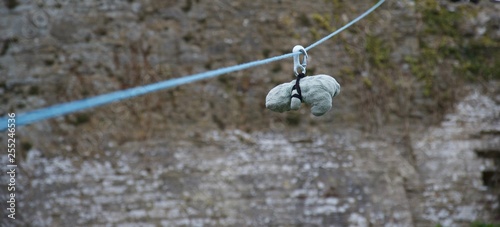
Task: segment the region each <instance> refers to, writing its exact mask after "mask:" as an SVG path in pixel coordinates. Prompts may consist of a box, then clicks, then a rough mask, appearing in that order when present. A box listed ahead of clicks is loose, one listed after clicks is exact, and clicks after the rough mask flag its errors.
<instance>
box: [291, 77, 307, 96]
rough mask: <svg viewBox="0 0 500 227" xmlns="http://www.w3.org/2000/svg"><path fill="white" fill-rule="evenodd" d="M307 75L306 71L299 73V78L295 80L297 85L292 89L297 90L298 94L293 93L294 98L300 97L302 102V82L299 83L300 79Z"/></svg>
mask: <svg viewBox="0 0 500 227" xmlns="http://www.w3.org/2000/svg"><path fill="white" fill-rule="evenodd" d="M304 77H306V75H305V74H304V73H299V75H297V80H295V85H293V88H292V91H293V90H297V94H293V95H292V98H294V97H295V98H298V99H300V101H301V102H302V91H301V90H300V84H299V81H300V79H302V78H304Z"/></svg>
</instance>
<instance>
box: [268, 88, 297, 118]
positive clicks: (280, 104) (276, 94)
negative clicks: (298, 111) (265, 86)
mask: <svg viewBox="0 0 500 227" xmlns="http://www.w3.org/2000/svg"><path fill="white" fill-rule="evenodd" d="M292 87H293V84H291V83H284V84H280V85H278V86H276V87H274V88H273V89H271V91H269V93H268V94H267V96H266V108H268V109H270V110H272V111H275V112H280V113H282V112H285V111H289V110H290V92H291V90H292Z"/></svg>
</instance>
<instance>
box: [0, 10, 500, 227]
mask: <svg viewBox="0 0 500 227" xmlns="http://www.w3.org/2000/svg"><path fill="white" fill-rule="evenodd" d="M372 3H373V2H370V1H365V2H359V1H351V2H349V1H347V2H346V1H317V2H307V1H259V0H255V1H224V0H216V1H191V0H186V1H160V0H158V1H156V0H145V1H124V0H109V1H103V0H100V1H67V0H37V1H20V0H18V1H4V2H2V3H0V15H1V16H0V18H1V19H0V95H1V97H0V101H1V102H2V105H0V115H2V116H3V115H4V114H5V113H8V112H11V111H14V112H16V113H22V112H24V111H28V110H33V109H36V108H40V107H44V106H49V105H53V104H57V103H60V102H65V101H70V100H75V99H81V98H84V97H90V96H93V95H97V94H102V93H105V92H110V91H115V90H118V89H124V88H129V87H134V86H138V85H142V84H149V83H153V82H157V81H161V80H166V79H169V78H174V77H180V76H184V75H188V74H191V73H196V72H202V71H206V70H210V69H216V68H219V67H224V66H229V65H234V64H238V63H242V62H247V61H251V60H256V59H262V58H266V57H270V56H275V55H279V54H282V53H285V52H289V51H290V50H291V48H292V47H293V46H294V45H296V44H302V45H304V46H306V45H307V44H309V43H311V42H312V41H314V40H315V39H316V38H317V36H321V35H323V34H327V33H328V32H329V31H330V30H332V29H334V28H338V27H340V26H342V25H343V24H345V23H347V22H348V21H349V20H351V19H353V18H354V17H355V16H357V15H359V14H360V13H361V12H362V11H363V10H365V9H367V8H368V7H370V6H371V4H372ZM416 4H419V2H417V1H388V2H386V3H384V6H383V7H382V8H380V9H379V10H377V11H376V12H375V13H374V14H373V15H371V16H369V17H368V18H366V19H364V20H362V21H360V22H359V24H357V25H355V26H354V27H351V28H350V29H348V30H346V31H344V32H343V33H341V34H340V35H339V36H338V37H336V38H334V39H333V40H331V41H328V42H327V43H325V45H323V46H321V48H315V49H313V50H311V51H310V53H309V54H310V56H311V61H310V63H309V64H308V72H311V73H312V72H314V73H315V74H318V73H327V74H329V75H330V74H331V75H333V76H335V77H336V78H337V79H338V80H339V83H340V84H341V85H342V87H343V91H342V94H341V95H339V96H338V97H337V98H336V101H335V103H334V108H333V109H334V110H333V111H330V112H328V113H327V114H325V115H324V116H323V117H321V118H316V117H313V116H311V115H310V114H309V111H308V110H307V108H303V109H301V110H299V111H296V112H291V113H287V114H275V113H271V112H269V111H266V110H265V94H267V92H268V91H269V90H270V89H271V88H272V87H274V86H275V85H277V84H280V83H283V82H285V81H290V79H291V78H292V77H291V76H292V70H291V69H292V64H291V59H290V61H281V62H276V63H272V64H269V65H265V66H261V67H257V68H254V69H249V70H245V71H241V72H236V73H232V74H231V75H223V76H221V77H218V78H216V79H215V78H214V79H210V80H207V81H201V82H197V83H194V84H189V85H185V86H182V87H178V88H174V89H170V90H167V91H159V92H156V93H154V94H150V95H146V96H144V97H139V98H134V99H130V100H124V101H122V102H119V103H114V104H110V105H106V106H104V107H99V108H95V109H93V110H88V111H83V112H80V113H75V114H71V115H68V116H64V117H59V118H56V119H51V120H46V121H42V122H38V123H35V124H32V125H29V126H23V127H19V128H18V129H17V136H18V141H19V142H18V144H17V146H18V149H17V154H18V159H17V160H18V164H19V168H18V170H19V173H18V175H17V184H18V187H17V189H18V191H17V192H16V193H17V196H18V197H17V198H18V203H17V205H18V216H17V219H16V221H14V222H12V221H10V220H9V219H2V220H1V222H0V223H1V224H2V226H12V225H14V224H17V225H19V226H435V225H437V224H441V225H443V226H468V225H469V224H470V223H471V222H473V221H480V222H487V223H490V222H495V221H496V222H498V219H499V217H498V209H499V200H498V195H499V193H498V190H499V189H498V183H497V182H495V178H494V177H495V176H497V175H494V174H495V171H498V152H499V151H498V147H500V141H499V136H498V135H499V133H498V132H499V131H500V105H499V103H500V96H499V94H498V91H499V90H500V89H498V88H499V84H498V82H495V81H494V80H492V81H487V82H484V83H483V81H482V80H479V81H480V82H481V83H480V84H479V85H478V84H476V85H467V86H466V85H463V84H459V83H456V82H455V81H454V80H445V81H441V83H443V84H442V87H438V88H439V89H442V93H438V94H436V93H432V94H431V95H426V94H425V92H423V91H422V90H423V89H422V86H421V84H423V83H425V81H424V82H422V80H421V79H422V78H416V76H415V75H411V74H412V73H413V71H415V70H413V69H412V68H411V67H412V66H411V65H410V64H411V62H409V61H408V58H411V57H417V56H420V55H421V54H422V53H421V52H422V48H423V47H422V46H431V47H434V46H436V47H438V46H439V44H442V43H446V42H450V43H451V44H450V45H451V46H453V45H456V43H453V39H452V38H450V37H444V38H442V37H437V35H430V36H425V37H423V36H424V34H425V31H426V29H425V27H424V26H423V25H422V23H423V22H422V21H423V19H422V17H423V15H421V13H420V12H419V11H418V10H417V9H416V7H417V6H416ZM488 4H490V5H488ZM437 7H440V8H449V11H450V12H453V11H454V10H458V9H459V8H460V7H469V6H468V5H464V4H462V5H459V6H457V5H451V4H450V3H449V2H448V1H439V4H438V5H437ZM471 7H472V6H471ZM474 7H476V8H473V9H474V10H476V12H477V13H475V14H474V13H471V15H469V16H470V18H467V20H466V21H467V23H464V24H461V25H460V26H459V29H458V30H459V31H461V32H463V35H464V36H466V37H468V38H470V40H469V41H474V40H481V39H484V40H486V41H485V42H491V43H496V42H498V37H500V35H499V34H500V33H499V31H498V26H497V24H498V23H496V22H498V20H499V18H500V17H499V14H498V10H500V9H499V7H500V4H496V5H493V4H492V3H489V2H488V1H482V2H481V4H479V5H478V6H474ZM328 15H330V18H328ZM322 19H323V21H322ZM368 39H372V41H373V43H374V44H377V45H379V46H376V45H375V47H373V52H369V50H368V49H369V48H368V45H367V44H366V43H367V40H368ZM427 41H428V42H427ZM493 46H494V45H493ZM384 48H389V49H390V50H391V51H389V52H387V53H384ZM460 53H461V52H460ZM481 53H482V52H481ZM376 54H379V55H380V56H372V55H376ZM384 54H385V55H384ZM436 54H443V53H440V52H438V53H436ZM448 54H449V53H448ZM443 55H444V54H443ZM381 59H382V60H381ZM436 59H437V61H439V62H438V63H435V64H439V65H442V68H443V69H440V70H441V71H439V72H444V73H445V74H443V75H439V76H447V77H446V78H454V76H457V75H455V73H457V72H456V71H454V70H453V69H452V68H453V67H455V66H457V65H456V64H455V63H453V62H458V61H459V57H457V59H449V58H446V57H443V56H440V57H437V58H436ZM385 61H388V62H390V63H391V64H390V65H388V64H387V62H385ZM384 62H385V63H384ZM450 62H451V63H450ZM489 63H491V62H489ZM377 64H379V65H377ZM384 64H386V65H384ZM457 64H458V63H457ZM424 69H425V68H422V69H421V70H424ZM377 72H383V73H379V74H377ZM479 72H482V71H481V70H479ZM384 75H388V76H387V77H384ZM394 75H396V76H394ZM493 76H495V75H493ZM493 78H495V77H493ZM384 83H385V85H386V86H378V85H383V84H384ZM457 84H459V85H461V86H458V85H457ZM455 85H457V86H456V87H453V86H455ZM449 86H452V89H455V90H456V91H457V92H456V93H457V94H455V93H448V92H449V91H450V89H449ZM433 95H442V97H444V98H443V99H445V100H448V102H445V103H443V102H438V101H436V99H437V98H436V97H433ZM442 97H441V98H442ZM446 98H448V99H446ZM455 99H456V100H459V101H458V102H456V103H455ZM453 104H456V105H453ZM443 106H446V107H448V108H444V107H443ZM442 113H447V114H444V117H443V118H441V117H440V116H443V114H442ZM436 119H437V120H436ZM5 139H6V134H5V133H3V132H2V133H0V140H1V141H5ZM2 144H5V143H2ZM6 158H7V157H6V155H3V154H2V155H1V156H0V160H2V163H6V162H7V160H6ZM5 168H6V167H5V165H4V166H2V167H1V169H2V171H6V170H5ZM497 174H498V173H497ZM0 181H1V182H7V181H8V176H7V175H6V174H2V175H0ZM0 194H1V195H2V196H3V197H4V196H5V195H6V194H7V192H6V187H4V186H2V187H0ZM3 197H2V198H3ZM1 207H2V212H0V213H1V214H2V216H5V212H6V209H4V208H5V203H3V205H2V206H1Z"/></svg>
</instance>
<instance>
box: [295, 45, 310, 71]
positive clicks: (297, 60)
mask: <svg viewBox="0 0 500 227" xmlns="http://www.w3.org/2000/svg"><path fill="white" fill-rule="evenodd" d="M292 52H293V53H297V52H298V53H302V54H303V55H304V57H303V60H302V63H300V54H297V55H294V56H293V72H295V76H298V75H299V73H298V72H297V68H300V69H301V70H302V73H303V74H305V73H306V66H307V57H308V55H307V51H306V49H305V48H304V47H303V46H301V45H296V46H294V47H293V50H292Z"/></svg>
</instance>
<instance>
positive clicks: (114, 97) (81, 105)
mask: <svg viewBox="0 0 500 227" xmlns="http://www.w3.org/2000/svg"><path fill="white" fill-rule="evenodd" d="M384 1H385V0H381V1H379V2H378V3H377V4H376V5H374V6H373V7H372V8H370V9H369V10H367V11H366V12H365V13H363V14H361V15H360V16H358V17H357V18H356V19H354V20H353V21H351V22H349V23H348V24H346V25H344V26H343V27H342V28H340V29H338V30H337V31H335V32H333V33H331V34H330V35H328V36H326V37H324V38H322V39H320V40H318V41H317V42H315V43H313V44H311V45H310V46H308V47H306V48H305V49H306V50H310V49H312V48H313V47H315V46H317V45H319V44H321V43H323V42H325V41H326V40H328V39H330V38H331V37H333V36H335V35H337V34H338V33H340V32H341V31H343V30H345V29H346V28H348V27H350V26H351V25H353V24H354V23H356V22H358V21H359V20H361V19H362V18H363V17H365V16H367V15H368V14H370V13H371V12H372V11H374V10H375V9H376V8H378V7H379V6H380V5H381V4H382V3H383V2H384ZM299 54H300V52H299V53H288V54H284V55H280V56H276V57H271V58H267V59H263V60H258V61H253V62H248V63H243V64H239V65H235V66H230V67H225V68H220V69H216V70H212V71H207V72H203V73H198V74H193V75H189V76H185V77H180V78H175V79H170V80H166V81H161V82H158V83H154V84H149V85H144V86H138V87H134V88H129V89H125V90H120V91H115V92H111V93H107V94H103V95H98V96H94V97H90V98H86V99H81V100H77V101H73V102H68V103H63V104H57V105H53V106H50V107H47V108H42V109H38V110H34V111H31V112H27V113H22V114H19V115H18V116H16V121H15V124H16V126H22V125H27V124H30V123H33V122H37V121H41V120H44V119H48V118H53V117H58V116H62V115H65V114H69V113H73V112H76V111H81V110H84V109H88V108H92V107H97V106H101V105H104V104H108V103H112V102H117V101H120V100H123V99H127V98H132V97H136V96H139V95H143V94H147V93H151V92H154V91H158V90H163V89H167V88H172V87H176V86H179V85H183V84H188V83H192V82H195V81H198V80H203V79H208V78H212V77H216V76H219V75H222V74H226V73H230V72H235V71H240V70H244V69H248V68H252V67H255V66H259V65H264V64H268V63H271V62H274V61H279V60H282V59H285V58H289V57H293V56H294V55H299ZM7 119H8V117H7V116H5V117H2V118H0V122H2V124H0V131H3V130H5V129H7Z"/></svg>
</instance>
